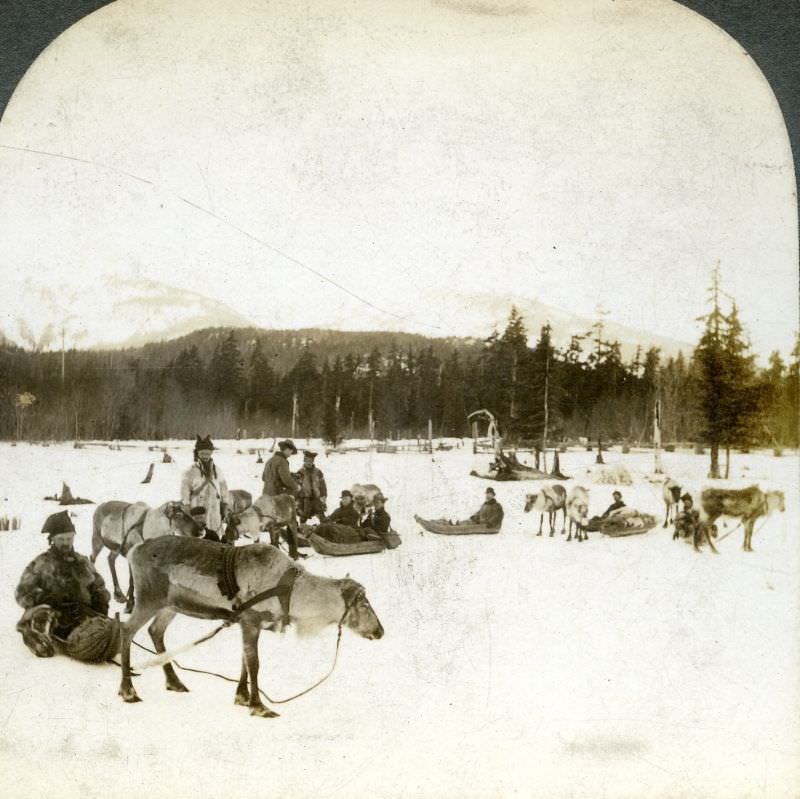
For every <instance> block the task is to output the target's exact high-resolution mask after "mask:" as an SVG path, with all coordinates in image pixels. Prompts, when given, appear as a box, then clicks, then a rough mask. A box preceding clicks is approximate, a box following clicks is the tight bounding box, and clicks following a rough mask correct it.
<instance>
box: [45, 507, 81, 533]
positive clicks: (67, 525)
mask: <svg viewBox="0 0 800 799" xmlns="http://www.w3.org/2000/svg"><path fill="white" fill-rule="evenodd" d="M42 532H43V533H46V534H47V535H59V534H60V533H74V532H75V527H74V525H73V524H72V519H70V518H69V513H68V512H67V511H65V510H62V511H61V512H60V513H51V514H50V515H49V516H48V517H47V519H46V520H45V523H44V525H43V526H42Z"/></svg>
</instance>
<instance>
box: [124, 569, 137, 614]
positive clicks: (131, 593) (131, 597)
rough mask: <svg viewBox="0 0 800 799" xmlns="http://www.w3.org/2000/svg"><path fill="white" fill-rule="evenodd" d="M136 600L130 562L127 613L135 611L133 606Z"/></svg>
mask: <svg viewBox="0 0 800 799" xmlns="http://www.w3.org/2000/svg"><path fill="white" fill-rule="evenodd" d="M135 601H136V594H135V593H134V588H133V569H132V568H131V565H130V563H129V564H128V601H127V603H126V604H125V613H133V606H134V604H135Z"/></svg>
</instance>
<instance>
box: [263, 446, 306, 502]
mask: <svg viewBox="0 0 800 799" xmlns="http://www.w3.org/2000/svg"><path fill="white" fill-rule="evenodd" d="M296 454H297V447H296V446H295V445H294V441H291V440H289V439H287V440H286V441H281V442H280V443H279V444H278V451H277V452H276V453H275V454H274V455H273V456H272V457H271V458H270V459H269V460H268V461H267V462H266V464H264V472H263V473H262V475H261V479H262V480H263V481H264V488H263V493H264V494H266V495H267V496H268V497H276V496H278V494H291V495H292V496H295V497H296V496H297V495H298V494H299V493H300V484H299V483H298V482H297V480H295V479H294V477H292V471H291V469H290V468H289V458H290V457H291V456H292V455H296Z"/></svg>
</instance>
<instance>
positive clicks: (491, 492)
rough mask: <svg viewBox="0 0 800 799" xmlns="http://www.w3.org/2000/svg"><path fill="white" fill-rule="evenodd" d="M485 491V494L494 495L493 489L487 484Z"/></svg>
mask: <svg viewBox="0 0 800 799" xmlns="http://www.w3.org/2000/svg"><path fill="white" fill-rule="evenodd" d="M486 493H487V494H491V495H492V496H494V495H495V493H494V489H493V488H492V487H491V486H489V487H488V488H487V489H486Z"/></svg>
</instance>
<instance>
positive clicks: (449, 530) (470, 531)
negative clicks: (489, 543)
mask: <svg viewBox="0 0 800 799" xmlns="http://www.w3.org/2000/svg"><path fill="white" fill-rule="evenodd" d="M414 521H416V523H417V524H418V525H419V526H420V527H421V528H422V529H423V530H426V531H427V532H429V533H436V534H437V535H495V534H496V533H499V532H500V528H497V529H493V528H489V527H484V526H483V525H481V524H450V522H446V521H444V520H443V519H423V518H422V517H421V516H415V517H414Z"/></svg>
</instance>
